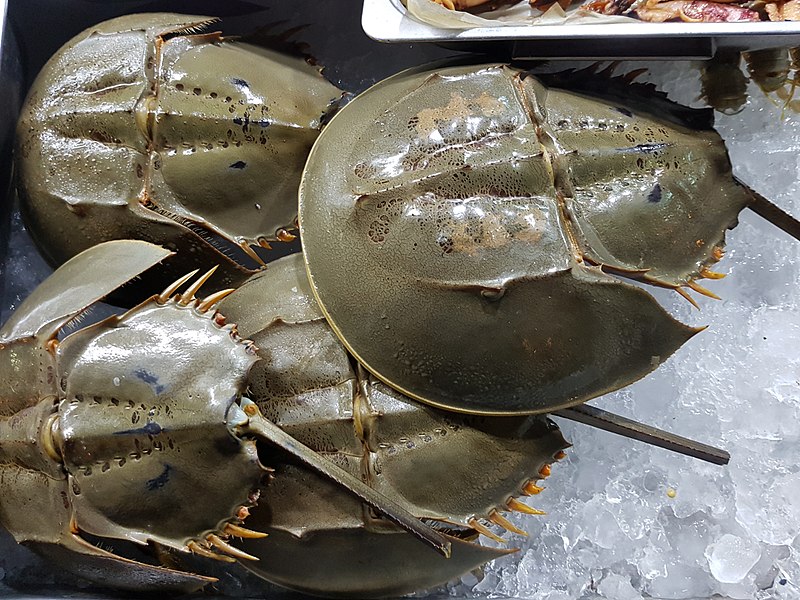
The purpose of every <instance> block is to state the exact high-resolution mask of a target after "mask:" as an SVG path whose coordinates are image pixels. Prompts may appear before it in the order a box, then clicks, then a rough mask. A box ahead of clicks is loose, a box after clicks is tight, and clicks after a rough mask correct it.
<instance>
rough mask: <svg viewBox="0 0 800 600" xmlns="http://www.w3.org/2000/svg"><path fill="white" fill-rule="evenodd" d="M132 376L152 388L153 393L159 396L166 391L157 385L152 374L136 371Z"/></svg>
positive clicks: (155, 378) (156, 378)
mask: <svg viewBox="0 0 800 600" xmlns="http://www.w3.org/2000/svg"><path fill="white" fill-rule="evenodd" d="M133 374H134V376H135V377H136V378H137V379H139V380H141V381H143V382H145V383H146V384H147V385H149V386H150V387H152V388H153V391H154V392H155V393H156V394H161V393H163V392H164V390H166V388H165V387H164V386H163V385H161V384H160V383H158V376H157V375H154V374H153V373H151V372H150V371H148V370H146V369H136V370H135V371H134V372H133Z"/></svg>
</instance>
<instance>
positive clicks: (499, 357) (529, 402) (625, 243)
mask: <svg viewBox="0 0 800 600" xmlns="http://www.w3.org/2000/svg"><path fill="white" fill-rule="evenodd" d="M609 87H610V86H609ZM634 92H635V91H634V90H631V89H630V87H629V86H628V88H626V94H627V96H628V99H627V100H625V96H620V97H615V98H612V99H610V100H603V99H601V98H596V97H590V96H587V95H583V94H580V93H575V92H567V91H564V90H561V89H557V88H555V87H548V86H546V85H545V84H544V83H543V82H542V81H540V80H538V79H537V78H536V77H533V76H532V75H530V74H529V73H526V72H525V71H522V70H519V69H516V68H513V67H510V66H507V65H500V64H488V65H479V66H473V65H466V66H464V65H455V66H452V65H450V66H440V67H436V68H432V69H431V68H430V67H428V68H421V69H412V70H409V71H406V72H404V73H401V74H399V75H396V76H394V77H391V78H389V79H387V80H384V81H383V82H380V83H378V84H377V85H375V86H374V87H372V88H371V89H369V90H367V91H366V92H365V93H364V94H362V95H361V96H359V97H357V98H356V99H355V100H354V101H353V102H352V103H351V104H350V105H348V106H347V107H345V108H344V109H343V110H342V111H340V113H339V114H337V116H336V117H335V118H334V119H333V120H332V121H331V123H330V124H329V125H328V126H327V127H326V130H325V131H324V132H323V133H322V135H320V137H319V139H318V140H317V142H316V144H315V146H314V148H313V149H312V152H311V154H310V156H309V160H308V164H307V165H306V169H305V172H304V175H303V180H302V182H301V187H300V231H301V237H302V239H303V249H304V255H305V260H306V266H307V270H308V273H309V277H310V280H311V284H312V288H313V290H314V295H315V297H316V298H317V299H318V301H319V303H320V306H321V308H322V310H323V312H324V314H325V315H326V317H327V318H328V320H329V322H330V323H331V326H332V327H333V329H334V330H335V331H336V332H337V334H338V335H339V336H340V338H341V339H342V340H343V342H344V344H345V345H346V346H347V348H348V350H349V351H350V352H352V353H353V355H354V356H355V357H356V358H357V359H358V360H359V362H360V363H361V364H363V365H364V366H365V367H366V368H367V369H368V370H369V371H371V372H372V373H373V374H374V375H375V376H376V377H378V378H379V379H380V380H382V381H384V382H386V383H387V384H388V385H390V386H391V387H393V388H395V389H397V390H400V391H402V392H403V393H404V394H406V395H408V396H410V397H412V398H415V399H418V400H420V401H423V402H426V403H429V404H431V405H434V406H438V407H442V408H448V409H451V410H456V411H462V412H469V413H478V414H529V413H541V412H552V411H555V410H559V409H563V408H565V407H571V406H576V405H579V404H581V403H583V402H585V401H587V400H589V399H590V398H593V397H596V396H599V395H601V394H605V393H607V392H610V391H612V390H615V389H618V388H621V387H623V386H625V385H628V384H630V383H632V382H634V381H636V380H637V379H639V378H641V377H643V376H644V375H646V374H647V373H649V372H650V371H652V370H653V369H655V368H656V367H657V366H658V365H660V364H661V363H662V362H663V361H665V360H666V359H667V358H668V357H669V356H670V355H671V354H672V353H673V352H674V351H675V350H676V349H677V348H678V347H680V346H681V345H682V344H683V343H685V342H686V341H687V340H688V339H689V338H691V337H692V336H693V335H695V334H696V333H697V332H698V331H700V330H699V329H695V328H691V327H687V326H685V325H683V324H681V323H679V322H678V321H676V320H675V319H673V318H672V317H671V316H670V315H669V314H667V313H666V312H665V311H664V310H663V309H662V308H661V306H660V305H659V304H658V303H657V302H656V300H655V299H654V298H653V297H652V296H651V295H650V294H649V293H647V292H646V291H645V290H644V289H642V287H637V286H635V285H632V284H631V283H628V282H626V281H625V280H626V279H627V280H635V281H638V282H640V283H644V284H649V285H654V286H660V287H666V288H670V289H674V290H675V291H677V292H678V293H680V294H681V295H683V296H684V297H686V298H687V299H688V300H690V301H691V302H692V303H694V300H693V299H691V297H690V296H689V294H688V292H687V290H691V291H694V292H699V293H700V294H704V295H706V296H712V297H714V294H713V293H712V292H710V291H709V290H707V289H705V288H704V287H702V286H701V285H700V284H699V283H698V280H700V279H703V278H708V279H715V278H718V277H721V275H719V274H717V273H714V272H713V271H711V267H712V266H713V265H714V263H716V262H717V261H718V260H719V259H720V258H721V257H722V254H723V247H724V235H725V230H726V229H728V228H732V227H733V226H735V224H736V222H737V216H738V214H739V212H740V211H741V210H742V209H743V208H745V207H748V206H749V207H751V208H754V209H755V210H756V211H757V212H760V213H761V214H762V215H766V214H768V213H773V214H774V213H776V212H777V208H776V207H774V205H771V204H769V203H768V202H767V201H766V200H764V199H763V198H761V197H760V196H758V194H756V193H755V192H753V191H752V190H749V189H748V188H746V187H745V186H744V185H742V184H741V183H740V182H738V181H737V180H736V179H735V178H734V177H733V176H732V174H731V167H730V161H729V159H728V156H727V152H726V150H725V146H724V144H723V142H722V140H721V138H720V137H719V136H718V135H717V134H716V132H714V131H713V130H712V129H711V128H710V124H711V121H710V116H711V115H710V111H706V112H704V111H697V110H691V109H685V108H683V107H679V106H677V105H675V104H673V103H670V102H667V101H666V100H665V99H659V98H654V97H652V96H651V97H649V98H648V99H647V100H646V102H647V104H644V102H640V103H639V104H640V105H638V106H637V103H636V95H635V93H634ZM645 107H647V109H648V110H645ZM344 138H346V139H348V140H352V143H350V144H348V145H347V147H346V148H345V149H344V150H343V148H342V145H341V143H340V140H342V139H344ZM781 219H783V221H784V225H786V223H785V221H786V220H787V219H788V220H789V221H791V225H788V228H789V230H791V232H792V234H793V235H794V236H795V237H798V235H800V234H799V233H798V232H800V228H798V227H797V222H796V221H793V220H791V218H789V217H788V216H787V215H784V216H783V217H781V218H779V219H778V221H780V220H781Z"/></svg>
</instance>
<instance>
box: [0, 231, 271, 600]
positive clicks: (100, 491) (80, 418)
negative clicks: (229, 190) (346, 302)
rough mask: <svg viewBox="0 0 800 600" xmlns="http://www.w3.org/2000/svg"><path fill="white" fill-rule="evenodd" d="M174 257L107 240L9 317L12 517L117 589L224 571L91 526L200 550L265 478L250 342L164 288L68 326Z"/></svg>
mask: <svg viewBox="0 0 800 600" xmlns="http://www.w3.org/2000/svg"><path fill="white" fill-rule="evenodd" d="M168 255H169V252H168V251H166V250H164V249H162V248H159V247H157V246H153V245H151V244H147V243H145V242H141V241H113V242H108V243H105V244H101V245H98V246H95V247H93V248H91V249H89V250H87V251H85V252H83V253H80V254H78V255H77V256H76V257H74V258H73V259H71V260H69V261H68V262H67V263H65V264H64V265H63V266H62V267H61V268H60V269H58V270H57V271H56V272H55V273H53V275H51V276H50V277H49V278H48V279H47V280H45V282H43V283H42V285H40V286H39V288H37V289H36V290H35V291H34V292H33V293H32V294H31V295H30V297H29V298H28V299H27V300H26V301H25V302H23V304H22V305H21V306H20V307H19V308H18V309H17V311H16V312H15V313H14V315H13V317H12V318H11V319H10V320H9V321H8V322H7V323H6V324H5V325H4V326H3V328H2V329H0V375H2V385H0V524H2V526H3V527H5V528H6V529H7V530H8V531H9V532H10V533H11V534H12V535H13V536H14V537H15V539H16V540H17V541H18V542H20V543H23V544H27V545H29V546H31V547H32V548H33V549H35V550H37V551H39V552H41V553H43V554H45V555H47V556H51V557H54V558H55V559H56V560H57V561H58V563H59V564H60V566H61V567H62V568H64V569H69V570H71V571H73V572H75V573H77V574H80V575H82V576H84V577H87V578H89V579H92V580H93V581H95V582H98V583H101V584H103V585H106V586H113V587H118V588H124V589H133V590H137V591H139V590H162V591H163V590H173V591H183V592H186V591H192V590H196V589H198V588H200V587H202V586H204V585H205V584H207V583H208V582H209V581H210V579H209V578H207V577H204V576H202V575H195V574H192V573H181V572H177V571H174V570H172V569H168V568H162V567H157V566H153V565H148V564H143V563H140V562H137V561H135V560H131V559H129V558H126V557H124V556H120V555H117V554H115V553H113V552H112V551H109V550H106V549H104V548H101V547H99V546H97V545H95V543H94V541H93V540H92V538H91V537H89V536H87V535H86V534H90V536H97V537H98V538H100V539H104V540H128V541H132V542H136V543H139V544H147V543H149V542H151V541H157V542H159V543H161V544H164V545H167V546H169V547H172V548H175V549H178V550H186V549H187V545H188V544H189V543H190V542H192V541H194V540H196V539H203V538H204V537H205V536H206V535H208V534H209V533H218V532H220V531H221V530H222V529H223V528H224V526H225V524H226V523H227V522H229V521H238V513H239V510H240V508H241V507H242V506H243V505H249V504H251V503H252V500H253V498H254V496H253V495H254V494H255V493H256V492H257V489H258V487H259V485H260V482H261V479H262V478H263V477H264V474H265V473H264V469H263V467H262V466H261V464H260V462H259V460H258V456H257V453H256V447H255V443H254V442H252V441H242V440H241V439H239V438H238V437H236V436H234V435H233V433H232V426H231V425H230V423H231V421H232V420H235V418H236V417H237V414H238V413H236V410H237V409H236V402H237V400H238V399H239V398H240V397H241V394H242V392H243V390H244V387H245V383H246V377H247V373H248V371H249V369H250V367H251V366H252V364H253V362H254V361H255V360H256V357H255V356H254V354H255V353H254V351H253V350H252V346H251V345H250V344H248V343H244V342H242V341H241V340H240V339H239V338H238V336H236V334H235V332H233V331H232V329H231V327H230V326H224V325H222V324H221V323H220V322H219V321H218V320H217V319H215V318H214V317H215V314H214V313H213V312H211V311H206V312H202V311H199V310H197V305H196V303H191V302H189V303H183V304H181V303H179V302H176V300H175V299H174V298H169V299H157V298H156V297H153V298H151V299H150V300H147V301H146V302H144V303H142V304H140V305H139V306H137V307H135V308H133V309H131V310H130V311H128V312H127V313H125V314H123V315H120V316H112V317H109V318H108V319H105V320H103V321H100V322H99V323H97V324H95V325H92V326H89V327H85V328H82V329H79V330H77V331H75V332H73V333H70V334H69V335H66V336H65V337H64V338H63V339H61V340H60V341H58V338H57V335H58V334H59V331H60V330H61V328H62V327H64V325H65V324H66V323H67V322H68V321H70V320H71V319H73V318H75V317H76V316H78V315H79V314H80V313H81V312H83V310H85V309H86V308H87V307H88V306H89V305H91V304H92V303H94V302H95V301H96V300H98V299H100V298H102V297H103V296H105V295H106V294H108V293H110V292H112V291H113V290H114V289H115V288H116V287H118V286H120V285H122V284H123V283H125V282H126V281H127V280H129V279H131V278H133V277H136V276H137V275H139V274H140V273H142V272H143V271H144V270H145V269H147V268H149V267H152V266H153V265H155V264H156V263H157V262H159V261H160V260H162V259H164V258H165V257H167V256H168ZM239 412H241V411H239ZM209 481H213V482H214V485H208V483H209ZM195 498H202V502H196V503H193V499H195ZM189 506H191V507H192V508H191V509H188V507H189Z"/></svg>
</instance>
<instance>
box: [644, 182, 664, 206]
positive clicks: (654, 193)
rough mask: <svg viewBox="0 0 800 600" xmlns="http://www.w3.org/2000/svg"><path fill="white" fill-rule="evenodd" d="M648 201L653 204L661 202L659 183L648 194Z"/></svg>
mask: <svg viewBox="0 0 800 600" xmlns="http://www.w3.org/2000/svg"><path fill="white" fill-rule="evenodd" d="M647 201H648V202H653V203H656V202H661V185H659V184H658V183H657V184H655V185H654V186H653V189H652V190H650V193H649V194H647Z"/></svg>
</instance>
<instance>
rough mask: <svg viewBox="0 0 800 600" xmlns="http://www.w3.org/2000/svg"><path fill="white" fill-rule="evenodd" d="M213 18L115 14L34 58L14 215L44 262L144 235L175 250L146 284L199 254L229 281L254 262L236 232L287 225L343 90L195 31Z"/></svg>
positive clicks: (270, 231)
mask: <svg viewBox="0 0 800 600" xmlns="http://www.w3.org/2000/svg"><path fill="white" fill-rule="evenodd" d="M213 23H214V19H209V18H208V17H201V16H191V15H172V14H144V15H129V16H125V17H121V18H118V19H113V20H111V21H106V22H104V23H101V24H99V25H97V26H94V27H92V28H90V29H87V30H86V31H84V32H83V33H81V34H79V35H78V36H76V37H75V38H74V39H72V40H71V41H70V42H68V43H67V44H66V45H65V46H64V47H63V48H62V49H61V50H59V52H58V53H56V54H55V55H54V56H53V57H52V58H51V59H50V61H49V62H48V63H47V64H46V65H45V67H44V68H43V69H42V71H41V73H40V74H39V76H38V78H37V79H36V81H35V83H34V84H33V86H32V88H31V91H30V93H29V96H28V99H27V101H26V103H25V106H24V107H23V109H22V112H21V116H20V120H19V123H18V127H17V147H16V166H17V170H18V190H19V193H20V196H21V198H22V200H23V204H22V208H23V211H24V214H25V216H26V222H27V224H28V227H29V229H30V231H31V234H32V236H33V237H34V238H35V239H36V241H37V243H38V245H39V246H40V248H41V250H42V252H43V253H44V255H45V256H46V257H47V258H48V259H49V260H50V262H51V263H53V264H55V265H58V264H61V263H63V262H64V261H65V260H67V259H68V258H70V257H71V256H74V255H75V254H77V253H78V252H80V251H81V250H84V249H86V248H88V247H90V246H91V245H93V244H97V243H99V242H102V241H107V240H111V239H142V240H146V241H150V242H153V243H157V244H160V245H163V246H166V247H168V248H170V249H172V250H176V251H177V252H178V256H177V257H176V259H175V260H172V261H169V263H167V265H166V267H165V268H164V269H161V270H160V271H159V273H160V279H159V280H158V282H157V283H154V282H152V281H151V282H149V283H147V284H146V285H145V286H143V287H147V286H150V287H148V291H152V289H154V288H155V287H159V286H160V287H163V286H164V285H166V283H168V282H170V281H173V280H174V279H176V278H177V277H179V276H181V275H183V274H184V273H186V272H187V271H189V270H191V269H193V268H195V267H198V266H204V265H208V264H220V266H221V269H220V271H219V272H218V274H217V276H216V278H215V284H216V285H217V286H218V287H227V286H230V285H233V284H236V283H241V282H243V281H244V280H245V279H246V278H247V277H248V276H250V275H251V274H252V273H253V270H252V268H253V267H255V263H252V262H251V261H250V260H249V259H248V258H247V257H246V256H245V255H244V253H243V252H242V251H241V250H239V248H238V247H237V246H236V245H237V244H240V243H245V244H258V242H259V239H263V240H275V239H276V232H277V231H278V230H279V229H281V228H286V227H292V224H293V222H294V219H295V216H296V214H297V207H296V192H297V186H298V183H299V180H300V173H301V171H302V167H303V164H304V163H305V159H306V156H307V153H308V150H309V148H310V147H311V144H312V143H313V141H314V140H315V139H316V137H317V134H318V131H319V128H320V127H321V124H322V121H323V119H324V118H326V116H327V115H328V114H329V113H330V112H332V111H333V110H335V108H336V106H337V105H338V104H337V103H338V100H339V99H340V98H341V92H340V91H339V90H338V89H336V88H335V87H334V86H333V85H331V84H330V83H328V82H327V81H326V80H325V79H323V78H322V77H321V76H320V74H319V72H318V69H316V68H314V67H311V66H310V65H308V64H306V63H305V61H303V60H301V59H299V58H297V59H295V58H289V57H287V56H284V55H282V54H279V53H277V52H274V51H271V50H267V49H264V48H260V47H255V46H252V45H249V44H244V43H239V42H236V41H227V40H225V39H224V38H221V37H220V35H219V34H218V33H203V31H204V30H210V31H212V32H213V31H214V30H215V26H214V25H213ZM226 247H227V249H225V248H226ZM220 248H222V250H220Z"/></svg>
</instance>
